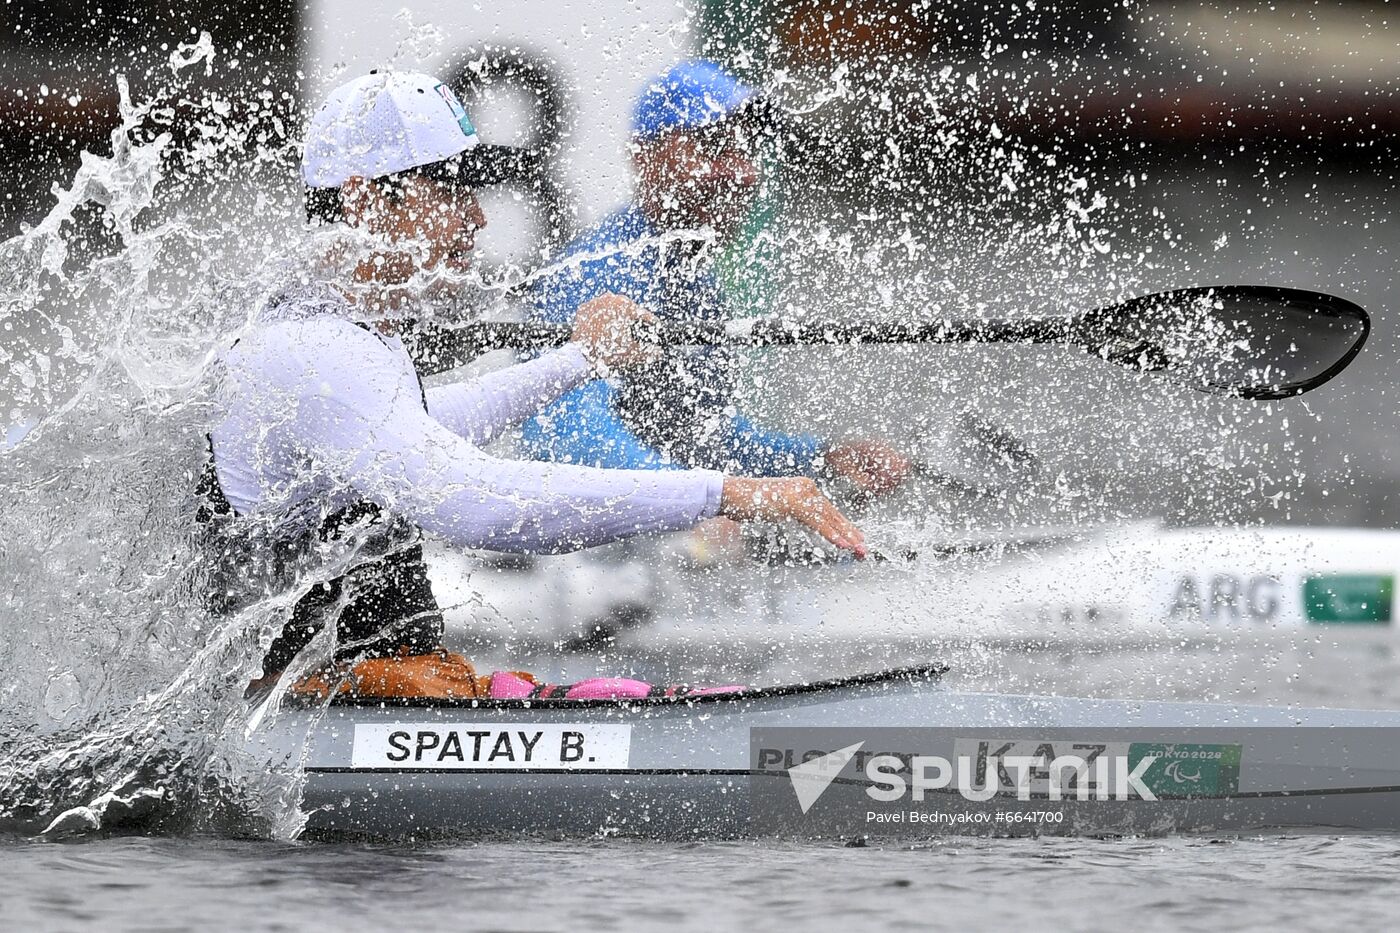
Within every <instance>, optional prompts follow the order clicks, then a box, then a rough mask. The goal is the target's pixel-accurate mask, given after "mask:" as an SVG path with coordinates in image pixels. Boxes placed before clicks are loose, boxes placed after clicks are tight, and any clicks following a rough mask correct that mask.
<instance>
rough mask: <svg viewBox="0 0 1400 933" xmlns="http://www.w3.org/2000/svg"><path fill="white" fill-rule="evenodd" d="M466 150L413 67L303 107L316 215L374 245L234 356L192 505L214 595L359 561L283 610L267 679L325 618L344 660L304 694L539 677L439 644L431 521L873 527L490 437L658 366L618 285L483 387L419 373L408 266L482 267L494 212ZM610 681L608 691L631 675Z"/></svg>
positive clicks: (297, 291) (245, 339) (534, 527)
mask: <svg viewBox="0 0 1400 933" xmlns="http://www.w3.org/2000/svg"><path fill="white" fill-rule="evenodd" d="M477 146H478V138H477V135H476V132H475V129H474V128H473V126H472V123H471V121H470V119H469V118H468V116H467V114H466V111H465V110H464V109H463V108H462V106H461V104H460V103H459V102H458V100H457V98H456V96H455V95H454V94H453V92H452V91H451V90H450V89H449V88H447V87H446V86H445V85H443V84H442V83H441V82H439V81H437V80H436V79H435V78H432V77H430V76H428V75H424V74H416V73H409V72H384V73H371V74H369V75H366V76H364V77H360V78H356V79H354V80H352V81H349V82H347V83H346V84H344V85H342V86H341V87H339V88H337V89H336V90H334V91H333V92H331V94H330V96H329V97H328V99H327V100H326V103H325V104H324V105H323V106H322V107H321V108H320V109H319V110H317V111H316V112H315V114H314V115H313V116H312V118H311V121H310V127H309V130H308V134H307V139H306V146H305V154H304V159H303V164H302V174H303V179H304V181H305V184H306V186H307V205H308V213H309V214H310V215H311V216H312V218H313V220H319V221H321V222H323V223H324V222H333V223H338V224H343V225H344V226H345V227H346V228H348V230H347V233H350V234H353V235H354V236H353V237H351V242H352V244H353V243H354V242H355V240H354V237H359V238H361V240H362V242H360V245H359V247H358V248H359V252H357V253H355V254H354V255H353V256H352V258H351V261H350V262H349V263H348V264H346V263H343V264H342V265H341V266H339V267H336V266H334V264H333V263H328V265H327V268H328V269H329V268H340V269H344V270H348V271H343V272H340V273H335V274H331V275H329V276H326V275H323V274H322V273H320V272H309V273H308V274H307V275H306V276H305V277H304V278H303V280H302V281H301V282H299V283H298V284H296V285H295V286H292V287H289V288H287V289H286V290H284V291H283V292H282V293H281V294H279V295H278V296H277V297H276V298H275V299H274V300H273V301H272V302H271V303H270V304H269V306H268V307H267V308H266V309H264V311H263V312H262V313H260V314H259V315H258V316H257V318H256V320H255V323H254V324H253V325H252V326H251V327H250V328H249V330H248V331H247V332H246V333H245V334H244V335H243V336H242V338H241V339H240V340H239V341H238V342H237V344H236V345H235V346H234V347H233V348H231V349H230V350H228V351H227V352H225V353H224V354H223V355H222V357H221V360H220V366H221V370H222V377H221V379H220V389H219V394H220V400H221V402H222V404H223V406H224V412H223V417H222V420H220V421H219V422H218V423H217V425H216V426H215V427H214V429H213V431H212V432H211V434H210V436H209V446H210V461H209V465H208V469H207V471H206V474H205V477H204V480H203V483H202V492H203V495H204V497H205V498H204V503H203V508H202V510H201V519H202V520H203V521H204V522H205V524H206V525H207V526H209V528H210V529H211V540H213V541H215V542H216V543H217V545H218V548H219V550H218V553H217V557H218V558H219V559H218V560H217V561H215V564H216V566H217V568H218V570H217V575H216V579H215V584H214V589H215V596H216V602H219V603H222V608H223V609H224V611H232V610H234V609H236V608H237V607H238V605H239V603H240V594H247V593H249V592H250V591H251V593H252V594H253V596H254V597H265V596H267V595H275V594H276V589H275V587H276V585H277V581H278V580H279V578H282V582H283V583H286V582H290V584H291V585H292V586H293V587H295V586H296V585H297V584H296V581H295V576H296V568H297V567H298V566H299V565H298V562H299V561H300V560H302V558H303V557H304V556H305V555H306V554H309V553H312V552H316V551H320V552H323V553H330V554H331V555H332V558H333V559H348V560H349V561H350V563H351V566H350V567H349V568H348V569H346V570H345V571H344V572H343V573H339V574H332V579H330V580H329V582H325V583H320V584H317V585H315V586H312V587H311V588H310V589H309V590H307V591H305V592H303V593H302V594H301V595H300V597H299V598H298V599H297V600H296V602H295V604H294V605H293V606H292V607H291V608H290V610H289V615H290V617H289V621H288V622H287V623H286V625H285V626H284V627H283V629H282V631H281V633H280V635H279V636H278V637H277V638H276V640H275V641H274V642H273V643H272V645H271V647H270V648H269V649H268V651H267V654H266V658H265V661H264V664H263V673H264V675H265V677H264V681H267V682H270V681H271V680H272V679H275V678H278V677H279V675H281V673H282V672H283V671H284V670H287V669H288V668H293V669H295V667H296V664H295V661H296V659H297V657H298V655H299V654H300V653H301V652H302V650H303V649H304V648H306V647H307V645H309V644H310V643H311V641H312V639H314V638H316V637H317V635H318V633H321V632H323V631H324V630H325V628H326V626H327V624H328V623H329V622H330V621H331V620H332V619H334V621H335V624H336V640H335V645H336V650H335V652H334V656H335V659H336V662H337V663H336V665H334V666H333V667H331V668H328V669H322V670H316V671H311V672H309V674H308V676H306V677H304V678H303V679H302V680H301V681H300V682H299V683H298V685H297V687H298V689H301V690H304V691H310V692H312V693H319V694H324V693H327V692H330V691H334V690H344V689H353V690H355V691H356V692H358V693H359V694H361V695H369V696H404V695H416V696H424V695H446V694H450V695H457V696H478V695H500V694H502V693H504V695H519V694H520V692H521V691H527V692H528V690H533V689H537V688H538V689H546V688H543V687H541V686H540V685H534V686H531V685H532V684H533V681H532V679H530V678H528V676H516V675H501V676H500V677H479V676H477V675H476V673H475V671H474V670H473V669H472V667H471V665H470V664H469V663H468V662H467V661H466V659H464V658H461V657H460V656H458V655H454V654H451V653H449V652H446V651H444V650H443V649H442V634H443V620H442V613H441V611H440V609H439V607H438V604H437V602H436V600H435V599H434V596H433V592H432V587H431V585H430V583H429V579H428V575H427V570H426V568H425V566H424V563H423V556H422V547H421V543H420V538H421V530H427V531H429V532H432V533H433V534H436V535H439V536H441V537H442V538H445V539H446V540H448V541H450V542H452V543H453V544H456V545H459V546H462V547H470V548H486V549H493V550H502V551H527V552H558V551H568V550H573V549H577V548H582V547H588V546H590V545H595V544H601V543H604V542H609V541H614V540H618V539H621V538H624V537H627V536H630V535H635V534H640V533H643V532H656V531H666V530H674V529H680V528H687V527H690V526H693V525H695V524H696V523H697V522H701V521H703V520H705V519H707V518H709V517H711V516H714V515H726V516H729V517H731V518H734V519H739V520H744V519H761V520H765V521H771V520H783V519H791V520H794V521H797V522H800V523H802V524H803V525H805V526H807V527H808V528H810V529H812V530H813V531H815V532H816V533H818V534H820V535H822V536H824V537H825V538H827V539H828V540H829V541H831V542H832V543H833V544H835V545H836V546H837V547H840V548H846V549H849V550H851V551H853V552H855V554H856V555H857V556H858V557H861V556H863V555H864V543H863V539H862V536H861V532H860V530H859V529H858V528H856V527H855V525H853V524H852V523H851V522H850V521H849V520H848V519H846V518H845V517H844V516H843V515H842V514H841V513H840V512H839V511H838V510H837V509H836V507H835V506H833V505H832V504H831V503H830V502H829V501H828V500H827V499H826V498H824V497H823V496H822V495H821V493H820V492H819V491H818V490H817V488H816V486H815V484H814V483H813V482H812V481H811V480H810V479H805V478H792V477H789V478H773V479H745V478H739V477H734V476H726V475H725V474H724V473H721V472H719V471H715V470H708V469H697V470H678V471H654V470H630V471H629V470H605V469H598V468H593V467H584V466H576V465H565V464H545V463H539V462H533V461H514V460H503V459H499V458H496V457H493V456H491V455H489V454H487V453H485V452H484V451H483V449H482V445H484V444H485V443H486V442H487V441H488V440H490V439H491V438H492V437H493V436H496V435H497V434H499V432H501V431H502V430H503V429H505V428H506V427H507V426H508V425H510V424H511V423H513V422H518V421H519V420H521V419H523V418H525V417H526V416H528V415H530V414H532V413H534V412H535V411H536V410H537V409H538V408H539V406H541V405H543V404H546V403H548V402H550V401H552V400H553V399H554V398H556V397H557V396H558V395H559V394H560V393H561V392H566V391H569V390H572V389H574V388H576V387H578V386H580V385H582V384H584V383H586V382H589V381H590V380H594V379H597V378H599V377H600V376H601V375H603V374H606V373H611V372H615V371H625V370H628V369H630V368H633V367H636V366H637V365H640V364H645V363H646V362H648V361H649V359H650V358H651V356H652V355H653V353H654V352H655V351H654V350H653V349H652V348H651V347H649V346H648V345H646V344H643V343H640V342H638V341H637V340H636V339H635V338H634V336H633V327H632V325H633V324H634V323H635V322H637V321H639V320H643V319H646V318H649V317H650V315H649V313H648V312H646V311H644V310H642V309H641V308H639V307H638V306H637V305H636V304H634V303H633V302H632V301H630V300H628V299H626V298H623V297H619V296H615V295H601V296H599V297H597V298H595V299H593V300H590V301H588V302H586V303H585V304H584V305H583V306H581V307H580V308H579V309H578V311H577V314H576V315H574V328H573V340H572V342H571V343H569V344H568V345H567V346H566V347H564V348H562V349H560V350H557V351H555V352H552V353H549V354H546V355H544V356H542V357H540V358H538V359H535V360H532V361H530V362H527V363H522V364H520V365H517V366H514V367H511V368H508V369H506V370H501V371H498V372H495V373H492V374H490V375H488V376H485V377H482V378H480V379H477V380H474V381H470V382H463V383H458V384H453V385H444V386H434V387H433V388H430V389H426V390H425V389H424V388H423V385H422V383H421V381H420V380H419V377H418V375H417V373H416V372H415V371H414V367H413V364H412V362H411V360H410V358H409V356H408V354H407V353H406V352H405V350H404V348H403V345H402V343H401V341H400V340H399V338H398V337H396V336H395V335H394V325H393V321H392V317H393V315H397V314H411V313H412V312H413V300H414V299H413V293H412V289H411V288H405V286H406V285H408V284H411V283H410V280H411V279H413V277H414V276H415V275H422V274H428V275H433V276H435V277H436V278H437V279H438V281H439V285H440V284H441V282H442V281H443V280H445V279H449V280H450V276H451V275H452V274H455V273H460V272H462V271H463V270H465V269H466V268H467V266H468V265H469V262H470V254H471V251H472V248H473V246H474V238H475V235H476V232H477V231H478V230H480V229H481V228H482V227H484V226H485V225H486V218H485V216H484V215H483V213H482V210H481V206H480V204H479V203H478V201H477V198H476V195H475V194H474V193H473V190H472V185H473V184H474V183H476V182H477V181H479V180H480V179H481V178H482V177H483V173H484V171H485V168H484V167H483V165H482V164H480V163H479V162H478V161H476V160H475V159H474V153H473V150H474V149H475V148H476V147H477ZM363 241H368V243H367V245H366V243H365V242H363ZM342 248H348V247H342ZM337 275H338V276H339V277H338V278H337V277H336V276H337ZM352 542H353V543H354V544H355V545H357V546H356V547H354V548H350V547H349V544H350V543H352ZM337 548H339V549H337ZM289 575H290V576H292V577H293V579H292V580H291V581H287V580H285V577H287V576H289ZM293 592H295V589H293ZM303 673H306V672H303ZM493 681H496V683H495V684H494V685H493ZM599 683H601V684H603V686H601V687H598V689H601V690H603V691H605V692H607V691H609V690H611V691H612V692H618V691H624V692H625V691H626V690H637V689H640V688H639V687H637V686H636V682H630V681H629V682H622V681H617V682H613V681H606V682H599ZM609 684H611V686H608V685H609ZM629 685H630V686H629ZM594 686H595V687H597V684H595V685H594ZM641 686H642V687H646V688H648V689H650V688H649V685H644V684H643V685H641ZM547 689H550V690H553V689H555V688H547ZM585 692H586V691H585ZM570 695H573V694H570Z"/></svg>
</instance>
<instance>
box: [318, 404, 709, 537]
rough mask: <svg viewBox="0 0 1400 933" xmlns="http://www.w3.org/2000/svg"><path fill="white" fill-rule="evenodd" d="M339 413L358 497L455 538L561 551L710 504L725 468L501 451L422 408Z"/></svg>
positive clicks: (678, 519) (683, 516)
mask: <svg viewBox="0 0 1400 933" xmlns="http://www.w3.org/2000/svg"><path fill="white" fill-rule="evenodd" d="M334 420H336V421H337V422H338V428H337V439H336V441H335V443H336V445H337V446H338V447H339V451H338V453H337V456H338V457H339V458H347V457H348V458H349V460H348V461H346V467H345V468H346V473H347V477H348V479H349V480H350V483H351V485H353V486H354V487H355V489H356V490H357V491H358V492H360V493H361V494H362V495H364V496H365V497H367V498H369V499H371V500H373V501H375V502H378V503H379V504H380V505H382V506H384V507H385V508H387V509H389V510H390V511H393V512H396V513H398V514H401V515H403V516H404V517H406V518H408V519H410V520H411V521H413V522H414V523H415V524H417V525H418V526H419V527H421V528H423V529H425V530H427V531H431V532H433V533H435V534H438V535H441V536H442V537H444V538H446V539H447V540H449V541H451V542H453V543H454V544H457V545H459V546H463V547H476V548H488V549H492V550H502V551H530V552H560V551H570V550H576V549H578V548H583V547H589V546H591V545H596V544H604V543H607V542H609V541H616V540H619V539H621V538H625V537H629V536H631V535H635V534H641V533H644V532H657V531H674V530H677V529H681V528H689V527H691V526H692V525H695V524H697V523H698V522H700V521H701V520H703V519H705V518H709V517H711V516H713V515H715V514H717V513H718V511H719V507H720V498H721V495H722V493H723V483H724V476H723V474H720V473H714V472H710V471H703V470H690V471H651V470H646V471H633V470H599V469H593V468H590V467H577V466H569V465H564V464H547V463H538V462H529V461H517V460H503V459H500V458H497V457H492V456H489V455H487V454H486V453H484V452H483V451H481V450H480V449H479V448H477V447H475V446H473V445H472V444H469V443H467V442H466V441H465V440H463V439H462V438H460V437H457V436H456V435H454V434H452V433H451V432H449V431H448V430H447V429H446V428H445V427H443V426H442V425H440V424H437V423H436V422H435V421H433V420H432V419H431V418H429V417H428V416H427V415H426V414H425V413H422V412H421V411H420V412H419V413H418V415H417V416H416V417H415V416H414V415H413V413H412V412H411V411H408V410H406V409H405V410H401V411H397V412H396V413H395V415H394V416H392V417H380V418H375V419H373V420H372V421H371V420H367V419H360V420H359V421H358V422H357V421H356V419H355V416H354V415H351V414H349V413H345V414H343V415H342V417H340V418H337V419H334Z"/></svg>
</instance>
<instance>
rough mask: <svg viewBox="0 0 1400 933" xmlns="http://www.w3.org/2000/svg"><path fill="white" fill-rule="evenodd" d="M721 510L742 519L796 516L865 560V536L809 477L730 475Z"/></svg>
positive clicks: (795, 519) (803, 522) (778, 518)
mask: <svg viewBox="0 0 1400 933" xmlns="http://www.w3.org/2000/svg"><path fill="white" fill-rule="evenodd" d="M719 510H720V514H721V515H725V516H727V517H729V518H732V519H735V520H736V521H741V522H742V521H754V520H758V521H770V522H771V521H781V520H783V519H793V520H794V521H797V522H800V523H801V524H803V525H806V526H807V527H808V528H810V529H811V530H812V531H815V532H816V533H817V534H819V535H821V536H822V537H823V538H825V539H826V540H828V541H830V542H831V543H832V544H834V545H836V546H837V547H839V548H844V549H845V550H848V551H851V552H852V553H854V554H855V556H856V559H857V560H865V554H866V550H865V535H864V534H863V533H862V532H861V530H860V529H859V528H857V527H856V526H855V523H854V522H852V521H851V520H850V519H849V518H847V517H846V516H844V515H842V514H841V510H840V509H838V508H836V506H834V505H832V503H831V500H830V499H828V498H827V497H826V496H824V495H822V491H821V490H820V489H818V488H817V484H816V482H815V481H813V480H810V479H808V478H806V477H791V478H783V479H743V478H740V477H735V476H727V477H725V479H724V491H723V494H722V495H721V496H720V506H719Z"/></svg>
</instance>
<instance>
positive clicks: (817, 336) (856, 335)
mask: <svg viewBox="0 0 1400 933" xmlns="http://www.w3.org/2000/svg"><path fill="white" fill-rule="evenodd" d="M1071 321H1072V319H1070V318H1068V317H1052V318H1027V319H1024V320H994V321H965V320H964V321H959V320H947V321H933V322H928V323H917V324H905V323H900V322H896V321H869V322H865V321H836V322H812V323H808V322H797V321H785V320H781V319H776V318H761V319H758V320H753V321H739V322H735V323H732V324H713V323H703V322H686V321H657V322H656V323H654V324H651V325H648V326H647V327H646V328H645V331H644V334H643V336H644V337H645V339H648V340H650V341H653V342H655V343H658V344H660V345H662V346H730V347H788V346H839V345H847V346H855V345H865V344H903V343H1055V342H1062V341H1066V340H1069V339H1070V338H1071V336H1072V333H1073V331H1072V323H1071ZM441 333H442V334H443V336H444V337H447V336H448V335H451V336H452V337H453V338H454V339H455V340H457V341H461V342H463V343H467V344H474V345H475V346H478V347H481V348H485V349H507V350H535V349H545V348H549V347H559V346H563V345H564V344H565V343H568V341H569V338H570V336H571V335H572V333H573V330H572V328H571V327H569V326H568V325H566V324H535V323H519V322H513V321H475V322H472V323H470V324H462V325H457V326H453V327H450V328H443V329H442V331H441Z"/></svg>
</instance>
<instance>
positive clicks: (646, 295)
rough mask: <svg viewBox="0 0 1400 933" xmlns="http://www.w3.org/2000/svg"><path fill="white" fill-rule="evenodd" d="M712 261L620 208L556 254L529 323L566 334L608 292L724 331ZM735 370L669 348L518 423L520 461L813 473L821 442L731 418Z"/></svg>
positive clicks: (730, 360)
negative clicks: (523, 454)
mask: <svg viewBox="0 0 1400 933" xmlns="http://www.w3.org/2000/svg"><path fill="white" fill-rule="evenodd" d="M711 249H713V246H712V245H710V244H704V243H699V242H697V241H696V240H695V239H694V238H693V237H689V236H686V235H684V234H681V235H672V236H668V235H666V234H662V233H658V232H657V231H656V230H655V229H654V228H653V227H652V226H651V224H650V223H649V222H648V221H647V219H646V217H645V215H643V214H642V212H641V210H640V209H639V208H638V207H636V206H635V205H633V206H629V207H626V208H624V209H622V210H620V211H617V212H616V213H614V214H612V215H610V216H608V217H607V218H605V219H604V220H603V221H602V222H601V223H599V224H598V225H597V226H596V227H594V228H593V229H592V230H589V231H587V232H585V233H583V234H581V235H580V236H579V237H578V238H577V239H575V240H574V241H573V242H572V243H571V244H569V246H568V247H566V249H565V250H564V253H563V255H562V256H561V257H560V259H559V260H558V263H557V265H558V267H559V269H558V271H556V272H554V273H553V274H551V275H549V276H547V277H545V278H543V279H541V280H540V281H539V282H538V283H536V285H535V287H534V288H533V290H532V294H531V299H530V307H531V311H532V314H533V315H534V318H535V319H536V320H541V321H549V322H553V323H569V322H570V321H572V320H573V317H574V313H575V312H576V311H577V310H578V308H579V306H580V305H582V304H585V303H586V302H588V301H590V300H592V299H593V298H596V297H598V296H599V295H603V294H607V293H609V292H613V293H616V294H619V295H623V296H625V297H627V298H630V299H632V300H633V301H635V302H637V303H638V304H640V305H642V306H643V307H645V308H646V309H647V310H648V311H651V312H653V313H654V314H656V315H657V316H658V317H661V318H671V319H687V320H702V321H715V320H724V319H726V318H727V317H728V314H727V308H726V304H725V301H724V295H723V294H722V292H721V289H720V286H719V282H718V280H717V279H716V278H715V275H714V272H713V269H712V265H713V262H712V255H711V254H710V253H709V252H708V250H711ZM734 362H735V360H734V357H733V353H732V352H730V351H728V350H725V349H723V348H717V347H705V348H691V347H687V348H674V349H671V350H668V351H667V352H666V354H665V355H664V357H663V358H662V360H661V361H660V362H658V363H657V364H655V365H653V366H650V367H647V368H646V369H644V370H642V371H638V372H636V373H633V374H632V375H631V376H630V377H629V378H628V379H627V380H626V381H625V382H619V383H614V382H610V381H603V380H597V381H594V382H590V383H588V384H586V385H584V386H582V387H580V388H578V389H575V390H573V391H572V392H569V393H567V394H565V395H563V396H561V397H560V398H559V399H558V400H556V401H555V402H554V403H553V404H551V405H549V406H548V407H547V408H545V409H543V410H542V411H541V412H540V414H539V415H538V416H537V417H535V418H533V419H532V420H530V421H528V422H526V424H525V427H524V440H525V445H526V449H527V451H528V452H529V454H530V455H531V456H533V457H535V458H536V459H540V460H557V461H562V462H567V463H579V464H585V465H589V466H600V467H609V468H614V469H668V468H671V469H679V468H684V467H705V468H708V469H716V470H725V471H727V472H733V473H738V474H741V475H746V476H788V475H800V474H809V473H812V472H813V471H814V466H813V462H814V461H815V460H816V459H817V457H819V456H820V454H821V451H822V449H823V446H824V445H823V443H822V442H821V441H820V440H819V439H817V438H816V437H812V436H810V435H806V434H790V433H787V432H784V431H774V430H770V429H768V428H765V427H763V426H761V425H759V424H757V423H756V422H754V421H753V420H752V419H750V418H748V417H746V416H745V415H743V414H740V413H738V412H737V411H736V410H735V408H734V405H733V401H732V398H733V394H734V370H735V367H734Z"/></svg>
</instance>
